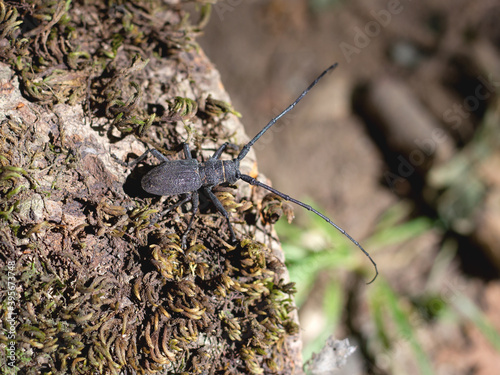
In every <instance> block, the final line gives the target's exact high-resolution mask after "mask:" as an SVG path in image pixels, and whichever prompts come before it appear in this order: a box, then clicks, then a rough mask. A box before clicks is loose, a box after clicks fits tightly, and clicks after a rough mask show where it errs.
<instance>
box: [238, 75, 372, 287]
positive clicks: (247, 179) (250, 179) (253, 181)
mask: <svg viewBox="0 0 500 375" xmlns="http://www.w3.org/2000/svg"><path fill="white" fill-rule="evenodd" d="M321 76H322V75H321ZM321 76H320V77H319V78H321ZM315 82H316V81H315ZM240 178H241V179H242V180H243V181H245V182H248V183H249V184H251V185H255V186H259V187H261V188H264V189H266V190H269V191H270V192H272V193H274V194H276V195H277V196H278V197H280V198H283V199H284V200H286V201H290V202H292V203H295V204H298V205H299V206H301V207H304V208H305V209H307V210H309V211H312V212H314V213H315V214H316V215H318V216H319V217H320V218H322V219H323V220H325V221H326V222H327V223H328V224H330V225H332V226H333V227H335V229H337V230H338V231H339V232H340V233H342V234H343V235H344V236H346V237H347V238H348V239H349V240H350V241H351V242H352V243H353V244H355V245H356V246H357V247H358V248H359V249H360V250H361V251H362V252H363V253H364V254H365V255H366V256H367V257H368V259H370V262H371V263H372V264H373V267H374V268H375V276H374V277H373V279H371V280H370V281H369V282H368V283H367V284H371V283H373V282H374V281H375V279H376V278H377V276H378V269H377V264H376V263H375V261H374V260H373V259H372V257H371V256H370V254H369V253H368V251H366V250H365V249H363V246H361V245H360V243H359V242H358V241H356V240H355V239H354V238H352V237H351V236H350V235H349V233H347V232H346V231H345V230H344V229H342V228H341V227H339V226H338V225H337V224H335V223H334V222H333V221H331V220H330V219H329V218H328V217H327V216H325V215H323V214H322V213H321V212H319V211H317V210H315V209H314V208H312V207H311V206H309V205H308V204H305V203H302V202H301V201H298V200H297V199H294V198H292V197H290V196H288V195H286V194H283V193H282V192H280V191H278V190H276V189H273V188H272V187H271V186H268V185H266V184H263V183H262V182H260V181H258V180H256V179H255V178H253V177H251V176H248V175H246V174H242V175H241V176H240Z"/></svg>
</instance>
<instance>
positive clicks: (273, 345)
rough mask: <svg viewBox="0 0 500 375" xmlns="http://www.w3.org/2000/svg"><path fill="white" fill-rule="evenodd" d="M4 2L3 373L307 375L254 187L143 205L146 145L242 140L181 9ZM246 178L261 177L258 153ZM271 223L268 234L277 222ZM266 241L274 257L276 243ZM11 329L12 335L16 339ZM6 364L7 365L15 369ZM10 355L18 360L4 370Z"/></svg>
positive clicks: (0, 102) (0, 74)
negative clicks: (195, 202) (131, 163)
mask: <svg viewBox="0 0 500 375" xmlns="http://www.w3.org/2000/svg"><path fill="white" fill-rule="evenodd" d="M106 4H107V3H106V2H103V3H100V2H93V4H92V5H88V4H84V3H80V2H73V3H71V4H67V3H65V2H61V1H60V2H55V3H54V4H51V5H50V7H46V6H45V5H43V2H27V3H23V4H21V5H19V6H18V7H17V8H14V7H12V6H9V5H6V4H4V3H1V5H2V9H4V10H5V12H4V13H3V15H2V17H3V19H0V22H1V24H0V32H1V36H0V46H1V51H0V52H1V54H0V56H1V59H2V61H3V63H1V64H0V84H1V97H0V155H1V156H0V163H1V167H0V171H1V174H0V196H1V201H0V205H1V206H0V215H1V217H0V236H1V245H0V267H1V269H2V271H1V279H0V283H1V285H2V289H1V291H0V300H1V310H2V311H1V316H2V320H1V321H0V326H1V327H0V329H2V331H5V332H7V335H5V336H0V342H1V343H2V344H5V345H6V346H7V349H6V350H5V351H4V350H2V351H0V358H1V360H0V362H2V363H9V367H12V366H11V364H14V366H15V367H17V368H18V369H19V370H20V371H22V372H23V373H33V374H34V373H75V374H87V373H110V374H111V373H115V374H117V373H152V372H160V373H165V374H166V373H194V374H197V373H200V374H201V373H203V374H208V373H221V374H222V373H228V374H229V373H231V374H237V373H241V374H243V373H244V374H248V373H251V374H262V373H273V374H274V373H278V374H290V373H301V372H302V370H301V359H300V340H299V338H298V325H297V318H296V313H295V311H294V305H293V299H292V296H293V284H291V283H289V281H288V279H287V273H286V269H285V268H284V264H283V260H284V259H283V254H282V252H281V250H279V245H278V244H277V243H276V241H275V240H274V239H273V238H274V237H275V236H270V235H268V234H267V232H268V231H267V230H266V228H267V229H269V226H266V225H263V223H262V222H263V221H265V220H271V219H266V218H269V217H272V218H273V219H276V217H275V216H276V215H278V216H279V215H280V212H281V210H282V208H281V202H280V201H279V200H269V199H267V200H264V202H266V203H265V204H261V202H262V198H263V195H264V194H263V193H262V192H258V191H255V190H254V189H250V187H248V186H242V187H241V188H238V189H235V188H234V187H229V188H228V187H224V188H219V189H217V190H216V191H215V192H216V195H217V196H218V198H219V200H221V202H222V203H223V205H224V206H225V208H226V210H227V211H228V212H230V214H231V216H232V221H233V222H239V223H241V225H235V229H236V231H237V236H238V243H237V244H236V245H232V244H230V243H229V238H230V237H229V235H228V230H227V226H226V222H225V220H224V218H223V217H222V216H221V215H219V214H218V213H217V211H216V210H215V209H214V207H213V206H212V205H211V204H210V203H206V204H202V207H201V214H199V216H198V217H197V219H196V221H195V225H194V228H193V231H192V233H191V235H190V237H189V238H188V247H187V249H182V248H181V247H180V241H179V238H180V236H182V234H183V232H184V230H185V228H186V226H187V222H188V220H189V218H190V216H191V215H190V213H189V208H190V207H189V205H187V207H184V208H179V209H177V210H175V211H171V212H168V213H167V214H163V212H162V211H163V210H164V209H165V208H166V207H168V205H170V204H173V203H175V202H176V201H177V200H178V199H179V197H169V198H165V197H155V196H150V195H147V194H145V193H144V192H143V191H141V189H140V188H139V186H140V177H141V176H142V175H143V173H144V171H145V170H147V169H148V167H147V165H152V164H156V163H157V161H156V160H154V159H153V158H150V159H148V160H146V163H145V165H144V166H139V167H137V168H135V169H134V170H133V171H132V172H130V171H129V170H128V169H127V168H125V167H123V166H122V165H121V164H119V163H118V162H117V161H116V160H115V159H114V157H113V156H112V155H115V156H116V158H118V159H120V160H122V161H125V160H127V161H128V160H130V159H131V157H132V158H133V157H135V156H137V155H140V154H141V153H142V152H144V151H145V150H146V145H149V147H156V148H158V149H160V150H162V151H163V152H164V153H165V154H167V155H170V156H169V157H171V158H179V157H181V156H180V153H179V151H180V150H181V149H182V146H181V144H182V143H183V142H189V143H190V145H191V146H192V149H193V150H195V151H196V155H195V156H196V157H197V158H198V159H199V160H202V159H203V158H207V157H208V156H209V155H211V154H212V153H213V150H215V149H216V148H217V147H218V146H220V145H221V144H222V143H223V142H224V141H230V142H232V143H236V144H242V143H244V142H245V140H246V139H247V138H246V136H245V135H244V131H243V127H242V125H241V123H240V122H239V121H238V119H237V117H236V116H235V114H237V113H236V112H235V111H234V110H233V109H232V108H231V106H230V105H229V104H227V102H228V101H229V98H228V97H227V94H226V93H225V92H224V89H223V86H222V84H221V82H220V77H219V75H218V73H217V71H216V70H215V69H214V67H213V66H212V65H211V64H210V62H209V61H208V60H207V58H206V56H205V55H204V54H203V52H202V51H201V50H200V49H199V47H198V46H197V45H196V43H195V42H194V41H193V37H194V36H195V35H196V33H197V31H198V29H199V27H201V26H202V24H203V22H204V17H203V14H205V13H206V12H207V11H208V10H209V6H208V5H202V8H201V13H202V17H201V21H200V23H199V24H198V25H194V26H193V25H190V24H188V23H187V22H186V18H185V13H184V12H183V10H182V9H181V7H180V5H181V4H180V2H179V1H165V2H147V3H144V4H143V3H141V2H126V3H124V4H122V5H115V6H112V7H107V5H106ZM241 168H242V170H244V171H245V172H246V173H250V174H253V175H257V172H256V166H255V162H254V158H253V154H250V155H249V156H248V157H247V158H246V159H245V160H244V163H242V167H241ZM203 203H205V202H203ZM264 224H267V223H266V222H265V223H264ZM269 242H271V243H272V246H271V245H269V246H268V245H266V244H265V243H269ZM11 334H12V337H11ZM12 359H13V360H12ZM11 360H12V361H11Z"/></svg>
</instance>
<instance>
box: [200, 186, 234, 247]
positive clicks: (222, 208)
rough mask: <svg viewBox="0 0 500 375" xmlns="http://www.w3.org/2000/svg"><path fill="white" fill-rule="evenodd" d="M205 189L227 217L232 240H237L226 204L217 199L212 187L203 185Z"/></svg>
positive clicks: (218, 208)
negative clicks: (225, 207)
mask: <svg viewBox="0 0 500 375" xmlns="http://www.w3.org/2000/svg"><path fill="white" fill-rule="evenodd" d="M203 191H204V192H205V193H207V195H208V196H209V197H210V200H211V201H212V202H213V203H214V205H215V207H217V210H218V211H219V212H220V213H221V214H222V215H223V216H224V217H225V218H226V220H227V226H228V227H229V232H231V241H233V242H236V236H235V235H234V231H233V226H232V225H231V221H230V220H229V214H228V213H227V211H226V210H225V209H224V206H223V205H222V203H221V202H220V201H219V200H218V199H217V197H216V196H215V194H214V193H212V190H211V189H210V188H208V187H203Z"/></svg>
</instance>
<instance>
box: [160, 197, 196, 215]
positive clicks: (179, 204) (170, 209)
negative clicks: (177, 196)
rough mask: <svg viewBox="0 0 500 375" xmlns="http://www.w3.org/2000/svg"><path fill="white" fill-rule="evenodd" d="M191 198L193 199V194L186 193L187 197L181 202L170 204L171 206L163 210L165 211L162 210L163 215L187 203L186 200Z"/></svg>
mask: <svg viewBox="0 0 500 375" xmlns="http://www.w3.org/2000/svg"><path fill="white" fill-rule="evenodd" d="M190 199H191V194H186V197H185V198H183V199H181V200H180V201H179V202H177V203H174V204H173V205H171V206H170V207H168V208H167V209H165V210H163V211H162V212H161V215H162V216H163V215H165V214H166V213H168V212H170V211H172V210H174V209H176V208H177V207H179V206H181V205H183V204H184V203H186V202H187V201H188V200H190Z"/></svg>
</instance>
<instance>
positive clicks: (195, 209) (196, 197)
mask: <svg viewBox="0 0 500 375" xmlns="http://www.w3.org/2000/svg"><path fill="white" fill-rule="evenodd" d="M199 202H200V198H199V195H198V192H197V191H194V192H192V193H191V203H192V205H193V209H192V210H191V212H192V215H191V219H189V224H188V227H187V229H186V231H185V232H184V234H183V235H182V239H181V247H182V248H183V249H185V248H186V239H187V235H188V234H189V231H190V230H191V227H192V226H193V223H194V219H195V217H196V213H197V212H198V206H199Z"/></svg>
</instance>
